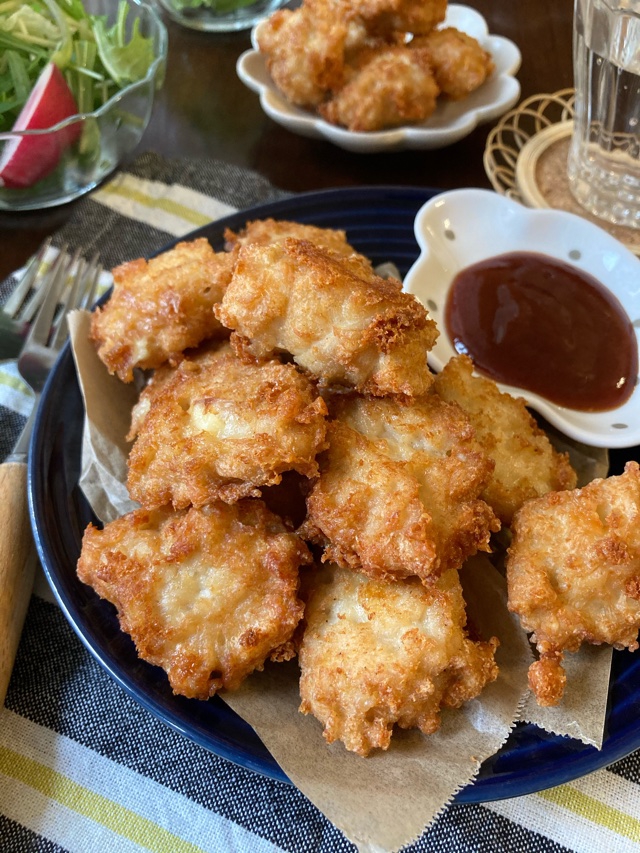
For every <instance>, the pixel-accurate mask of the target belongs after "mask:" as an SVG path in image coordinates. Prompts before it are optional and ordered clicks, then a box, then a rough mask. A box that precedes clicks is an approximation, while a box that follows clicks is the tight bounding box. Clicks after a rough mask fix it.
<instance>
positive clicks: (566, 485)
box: [434, 355, 577, 524]
mask: <svg viewBox="0 0 640 853" xmlns="http://www.w3.org/2000/svg"><path fill="white" fill-rule="evenodd" d="M434 388H435V390H436V392H437V393H438V394H439V395H440V396H441V397H442V399H443V400H447V401H448V402H453V403H457V404H458V405H459V406H460V407H461V408H462V409H464V411H465V412H466V414H467V415H468V417H469V420H470V421H471V424H472V426H473V428H474V429H475V432H476V438H477V439H478V441H479V442H480V444H481V445H482V447H483V449H484V450H485V452H486V453H487V455H488V456H490V457H491V459H493V461H494V462H495V469H494V472H493V475H492V477H491V480H490V481H489V484H488V485H487V487H486V488H485V490H484V491H483V493H482V497H483V499H484V500H485V501H486V502H487V503H488V504H489V505H490V506H491V507H492V508H493V510H494V512H495V513H496V515H497V516H498V517H499V518H500V520H501V521H502V522H503V523H504V524H511V520H512V519H513V516H514V513H515V512H516V510H518V509H519V508H520V507H521V506H522V505H523V504H524V503H525V502H526V501H528V500H531V499H532V498H537V497H541V496H542V495H545V494H546V493H547V492H551V491H561V490H562V489H573V488H575V486H576V481H577V475H576V472H575V471H574V470H573V468H572V467H571V463H570V462H569V456H568V454H566V453H558V452H557V451H556V450H554V448H553V447H552V445H551V442H550V441H549V439H548V437H547V435H546V433H545V432H543V430H541V429H540V427H539V426H538V424H537V423H536V421H535V419H534V418H533V417H532V415H531V414H530V413H529V411H528V410H527V407H526V404H525V401H524V400H523V399H522V398H521V397H517V398H516V397H512V396H511V395H510V394H503V393H502V392H501V391H500V389H499V388H498V386H497V385H496V383H495V382H494V381H493V380H492V379H488V378H486V377H484V376H477V375H474V374H473V362H472V361H471V359H470V358H469V357H468V356H466V355H459V356H457V357H456V358H452V359H451V360H450V361H449V362H447V364H445V366H444V368H443V370H442V371H441V372H440V373H439V374H438V375H437V376H436V379H435V383H434Z"/></svg>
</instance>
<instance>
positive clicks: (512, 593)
mask: <svg viewBox="0 0 640 853" xmlns="http://www.w3.org/2000/svg"><path fill="white" fill-rule="evenodd" d="M513 531H514V539H513V542H512V545H511V547H510V549H509V556H508V561H507V580H508V588H509V608H510V609H511V610H512V611H514V612H515V613H517V614H518V616H519V617H520V621H521V623H522V626H523V628H524V629H525V630H526V631H531V632H533V635H532V640H533V641H534V642H535V643H536V646H537V649H538V652H539V653H540V661H539V662H538V663H536V664H534V665H533V666H532V668H531V670H530V677H529V680H530V685H531V687H532V689H533V690H534V692H535V694H536V698H537V700H538V703H539V704H541V705H555V704H557V702H559V701H560V699H561V698H562V693H563V689H564V671H563V670H562V656H563V652H565V651H568V652H575V651H577V650H578V649H579V647H580V646H581V644H582V643H594V644H600V643H607V644H609V645H613V646H614V647H615V648H618V649H620V648H628V649H631V650H632V651H633V650H635V649H636V648H638V630H639V629H640V467H639V466H638V464H637V463H636V462H628V463H627V466H626V468H625V472H624V474H622V475H620V476H617V477H609V478H608V479H603V480H594V481H593V482H591V483H589V484H588V485H587V486H585V487H584V488H583V489H576V490H573V491H563V492H551V493H549V494H548V495H545V496H544V497H541V498H538V499H537V500H533V501H530V502H529V503H526V504H525V505H524V506H523V507H522V509H520V510H519V511H518V513H517V514H516V516H515V519H514V523H513Z"/></svg>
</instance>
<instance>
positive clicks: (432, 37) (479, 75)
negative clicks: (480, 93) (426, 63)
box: [411, 27, 495, 101]
mask: <svg viewBox="0 0 640 853" xmlns="http://www.w3.org/2000/svg"><path fill="white" fill-rule="evenodd" d="M411 47H412V48H413V49H414V50H420V51H423V50H424V51H426V53H427V55H428V57H429V59H430V61H431V65H432V67H433V72H434V74H435V79H436V83H437V84H438V88H439V89H440V90H441V91H442V92H443V93H444V94H445V95H447V96H448V97H449V98H451V99H452V100H454V101H457V100H459V99H460V98H466V96H467V95H469V94H470V93H471V92H473V91H474V90H475V89H477V88H478V87H479V86H481V85H482V84H483V83H484V81H485V80H486V79H487V78H488V77H489V76H490V75H491V74H492V73H493V70H494V68H495V65H494V62H493V59H492V58H491V54H490V53H488V52H487V51H486V50H485V49H484V48H483V47H482V45H481V44H480V43H479V42H478V41H476V39H474V38H473V37H472V36H469V35H467V34H466V33H463V32H460V30H457V29H456V28H455V27H445V28H444V29H441V30H432V31H431V32H430V33H429V34H428V35H423V36H420V37H419V38H415V39H413V41H412V42H411Z"/></svg>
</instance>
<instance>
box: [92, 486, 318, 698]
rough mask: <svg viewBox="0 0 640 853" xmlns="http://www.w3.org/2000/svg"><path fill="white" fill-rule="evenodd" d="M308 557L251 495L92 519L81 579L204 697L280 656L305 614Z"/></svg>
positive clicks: (153, 657) (147, 651)
mask: <svg viewBox="0 0 640 853" xmlns="http://www.w3.org/2000/svg"><path fill="white" fill-rule="evenodd" d="M309 559H310V555H309V552H308V550H307V548H306V546H305V545H304V543H303V542H302V541H301V540H300V539H299V538H298V537H297V536H296V535H295V534H294V533H291V532H289V531H287V530H286V529H285V527H284V525H283V524H282V523H281V522H280V520H279V519H277V518H276V517H275V516H274V515H273V514H272V513H270V512H269V511H268V510H267V509H266V507H265V506H264V505H263V504H262V502H261V501H254V500H245V501H240V502H239V503H237V504H234V505H233V506H229V505H227V504H224V503H216V504H211V505H209V506H207V507H204V508H203V509H199V510H196V509H193V508H192V509H189V510H183V511H181V512H177V513H176V512H171V511H169V510H167V509H166V508H165V509H161V510H155V511H147V510H136V511H134V512H131V513H129V514H128V515H125V516H123V517H122V518H118V519H116V520H115V521H113V522H111V523H110V524H108V525H107V526H106V527H105V528H104V530H98V529H97V528H96V527H94V526H93V525H91V524H90V525H89V526H88V527H87V529H86V530H85V533H84V537H83V541H82V552H81V555H80V559H79V561H78V577H79V578H80V580H81V581H83V582H84V583H86V584H89V585H90V586H92V587H93V588H94V589H95V591H96V592H97V593H98V595H99V596H101V597H102V598H106V599H107V600H108V601H110V602H111V603H112V604H114V605H115V606H116V608H117V611H118V618H119V621H120V626H121V628H122V630H123V631H126V633H127V634H129V635H130V636H131V638H132V640H133V641H134V643H135V645H136V649H137V652H138V655H139V656H140V657H141V658H142V659H143V660H146V661H148V662H149V663H152V664H155V665H156V666H161V667H162V668H163V669H164V670H165V672H166V673H167V675H168V676H169V682H170V684H171V687H172V688H173V692H174V693H176V694H181V695H182V696H188V697H190V698H195V699H208V698H209V697H210V696H213V695H214V694H215V693H216V692H217V691H218V690H221V689H223V688H224V689H226V690H235V689H237V688H238V687H239V685H240V683H241V682H242V681H243V679H245V678H246V677H247V676H248V675H249V674H250V673H251V672H253V671H254V670H256V669H262V667H263V664H264V662H265V660H266V659H267V658H268V657H269V656H270V654H271V653H272V652H274V653H275V656H276V657H279V656H281V650H282V648H283V646H284V647H286V645H287V643H288V642H289V640H290V637H291V635H292V634H293V631H294V630H295V628H296V626H297V625H298V622H299V621H300V618H301V616H302V613H303V605H302V602H301V601H300V600H299V599H298V595H297V592H298V585H299V577H298V569H299V567H300V565H302V564H304V563H307V562H309Z"/></svg>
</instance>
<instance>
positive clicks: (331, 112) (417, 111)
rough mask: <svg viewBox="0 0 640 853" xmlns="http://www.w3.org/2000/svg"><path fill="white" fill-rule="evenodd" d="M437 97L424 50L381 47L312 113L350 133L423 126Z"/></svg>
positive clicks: (426, 52) (433, 79) (428, 61)
mask: <svg viewBox="0 0 640 853" xmlns="http://www.w3.org/2000/svg"><path fill="white" fill-rule="evenodd" d="M439 92H440V90H439V88H438V85H437V83H436V80H435V77H434V75H433V69H432V67H431V61H430V57H429V53H428V51H426V50H420V49H419V48H413V49H411V48H408V47H404V46H396V47H387V48H386V49H383V50H377V51H375V52H372V53H371V54H369V53H368V55H367V58H366V60H365V61H363V62H362V64H361V65H360V66H359V67H358V69H357V71H355V73H354V74H353V75H352V76H351V77H350V78H349V80H348V82H347V83H346V84H345V86H343V87H342V88H341V89H340V90H339V91H338V92H336V94H335V95H334V96H333V97H332V98H331V99H330V100H328V101H327V102H325V103H323V104H320V105H319V106H318V111H319V113H320V115H321V116H322V117H323V118H325V119H326V120H327V121H328V122H331V123H332V124H339V125H342V126H343V127H346V128H347V129H348V130H351V131H374V130H381V129H382V128H391V127H399V126H401V125H404V124H417V123H418V122H422V121H426V120H427V119H428V118H429V116H430V115H431V114H432V113H433V111H434V110H435V108H436V99H437V97H438V94H439Z"/></svg>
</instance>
